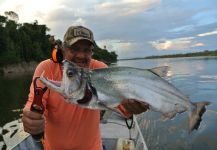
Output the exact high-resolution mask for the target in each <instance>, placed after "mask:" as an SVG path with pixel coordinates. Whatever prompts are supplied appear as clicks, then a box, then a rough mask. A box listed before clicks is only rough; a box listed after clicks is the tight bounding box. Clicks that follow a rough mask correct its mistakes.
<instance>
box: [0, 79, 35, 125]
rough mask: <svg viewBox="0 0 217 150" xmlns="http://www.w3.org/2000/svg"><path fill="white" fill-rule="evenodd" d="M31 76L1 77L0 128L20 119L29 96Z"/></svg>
mask: <svg viewBox="0 0 217 150" xmlns="http://www.w3.org/2000/svg"><path fill="white" fill-rule="evenodd" d="M30 82H31V75H23V76H18V77H2V76H0V118H1V119H0V127H1V126H3V125H4V124H6V123H7V122H10V121H12V120H16V119H18V118H19V117H20V113H21V111H22V109H21V108H23V106H24V103H25V101H26V99H27V96H28V91H29V85H30Z"/></svg>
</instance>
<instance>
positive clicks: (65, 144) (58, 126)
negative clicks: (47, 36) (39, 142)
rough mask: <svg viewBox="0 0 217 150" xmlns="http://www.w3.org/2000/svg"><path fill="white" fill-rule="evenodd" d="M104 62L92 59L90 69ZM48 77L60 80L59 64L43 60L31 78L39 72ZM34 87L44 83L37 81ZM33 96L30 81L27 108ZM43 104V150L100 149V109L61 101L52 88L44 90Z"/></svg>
mask: <svg viewBox="0 0 217 150" xmlns="http://www.w3.org/2000/svg"><path fill="white" fill-rule="evenodd" d="M105 67H107V65H106V64H104V63H103V62H100V61H97V60H94V59H92V60H91V62H90V66H89V68H90V69H95V68H105ZM43 71H44V76H46V77H47V78H49V79H52V80H57V81H60V80H61V79H62V66H61V65H60V64H58V63H54V62H53V61H52V60H50V59H47V60H45V61H42V62H41V63H40V64H39V65H38V66H37V68H36V70H35V73H34V76H33V79H34V78H35V77H38V76H40V75H41V73H42V72H43ZM37 86H40V87H44V85H43V84H42V83H41V82H40V81H37ZM33 97H34V88H33V83H32V84H31V87H30V93H29V97H28V101H27V103H26V107H30V106H31V104H32V101H33ZM43 105H44V106H45V112H44V115H45V118H46V119H45V136H44V146H45V149H46V150H101V149H102V141H101V136H100V111H99V110H91V109H85V108H81V107H80V106H78V105H75V104H69V103H67V102H65V100H64V99H63V97H62V96H61V95H60V94H59V93H57V92H55V91H53V90H47V91H46V92H45V94H44V95H43Z"/></svg>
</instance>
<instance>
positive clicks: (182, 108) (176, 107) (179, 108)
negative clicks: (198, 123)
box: [175, 104, 187, 113]
mask: <svg viewBox="0 0 217 150" xmlns="http://www.w3.org/2000/svg"><path fill="white" fill-rule="evenodd" d="M175 109H176V112H177V113H183V112H185V111H187V108H186V107H183V106H182V105H180V104H175Z"/></svg>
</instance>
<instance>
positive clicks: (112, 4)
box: [94, 0, 161, 17]
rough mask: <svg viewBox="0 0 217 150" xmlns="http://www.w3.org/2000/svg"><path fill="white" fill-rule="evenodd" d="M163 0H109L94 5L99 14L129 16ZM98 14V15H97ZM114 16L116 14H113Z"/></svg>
mask: <svg viewBox="0 0 217 150" xmlns="http://www.w3.org/2000/svg"><path fill="white" fill-rule="evenodd" d="M160 1H161V0H152V1H150V0H118V1H117V0H112V1H111V0H110V1H109V0H107V1H104V2H102V3H99V4H97V5H95V6H94V8H95V12H98V13H97V14H98V15H108V14H115V16H127V15H132V14H135V13H140V12H143V11H145V10H147V9H150V8H152V7H153V6H156V4H159V3H160ZM97 14H96V15H97ZM113 17H114V16H113Z"/></svg>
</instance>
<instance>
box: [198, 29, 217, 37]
mask: <svg viewBox="0 0 217 150" xmlns="http://www.w3.org/2000/svg"><path fill="white" fill-rule="evenodd" d="M215 34H217V29H216V30H214V31H211V32H206V33H201V34H198V35H197V36H200V37H203V36H210V35H215Z"/></svg>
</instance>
